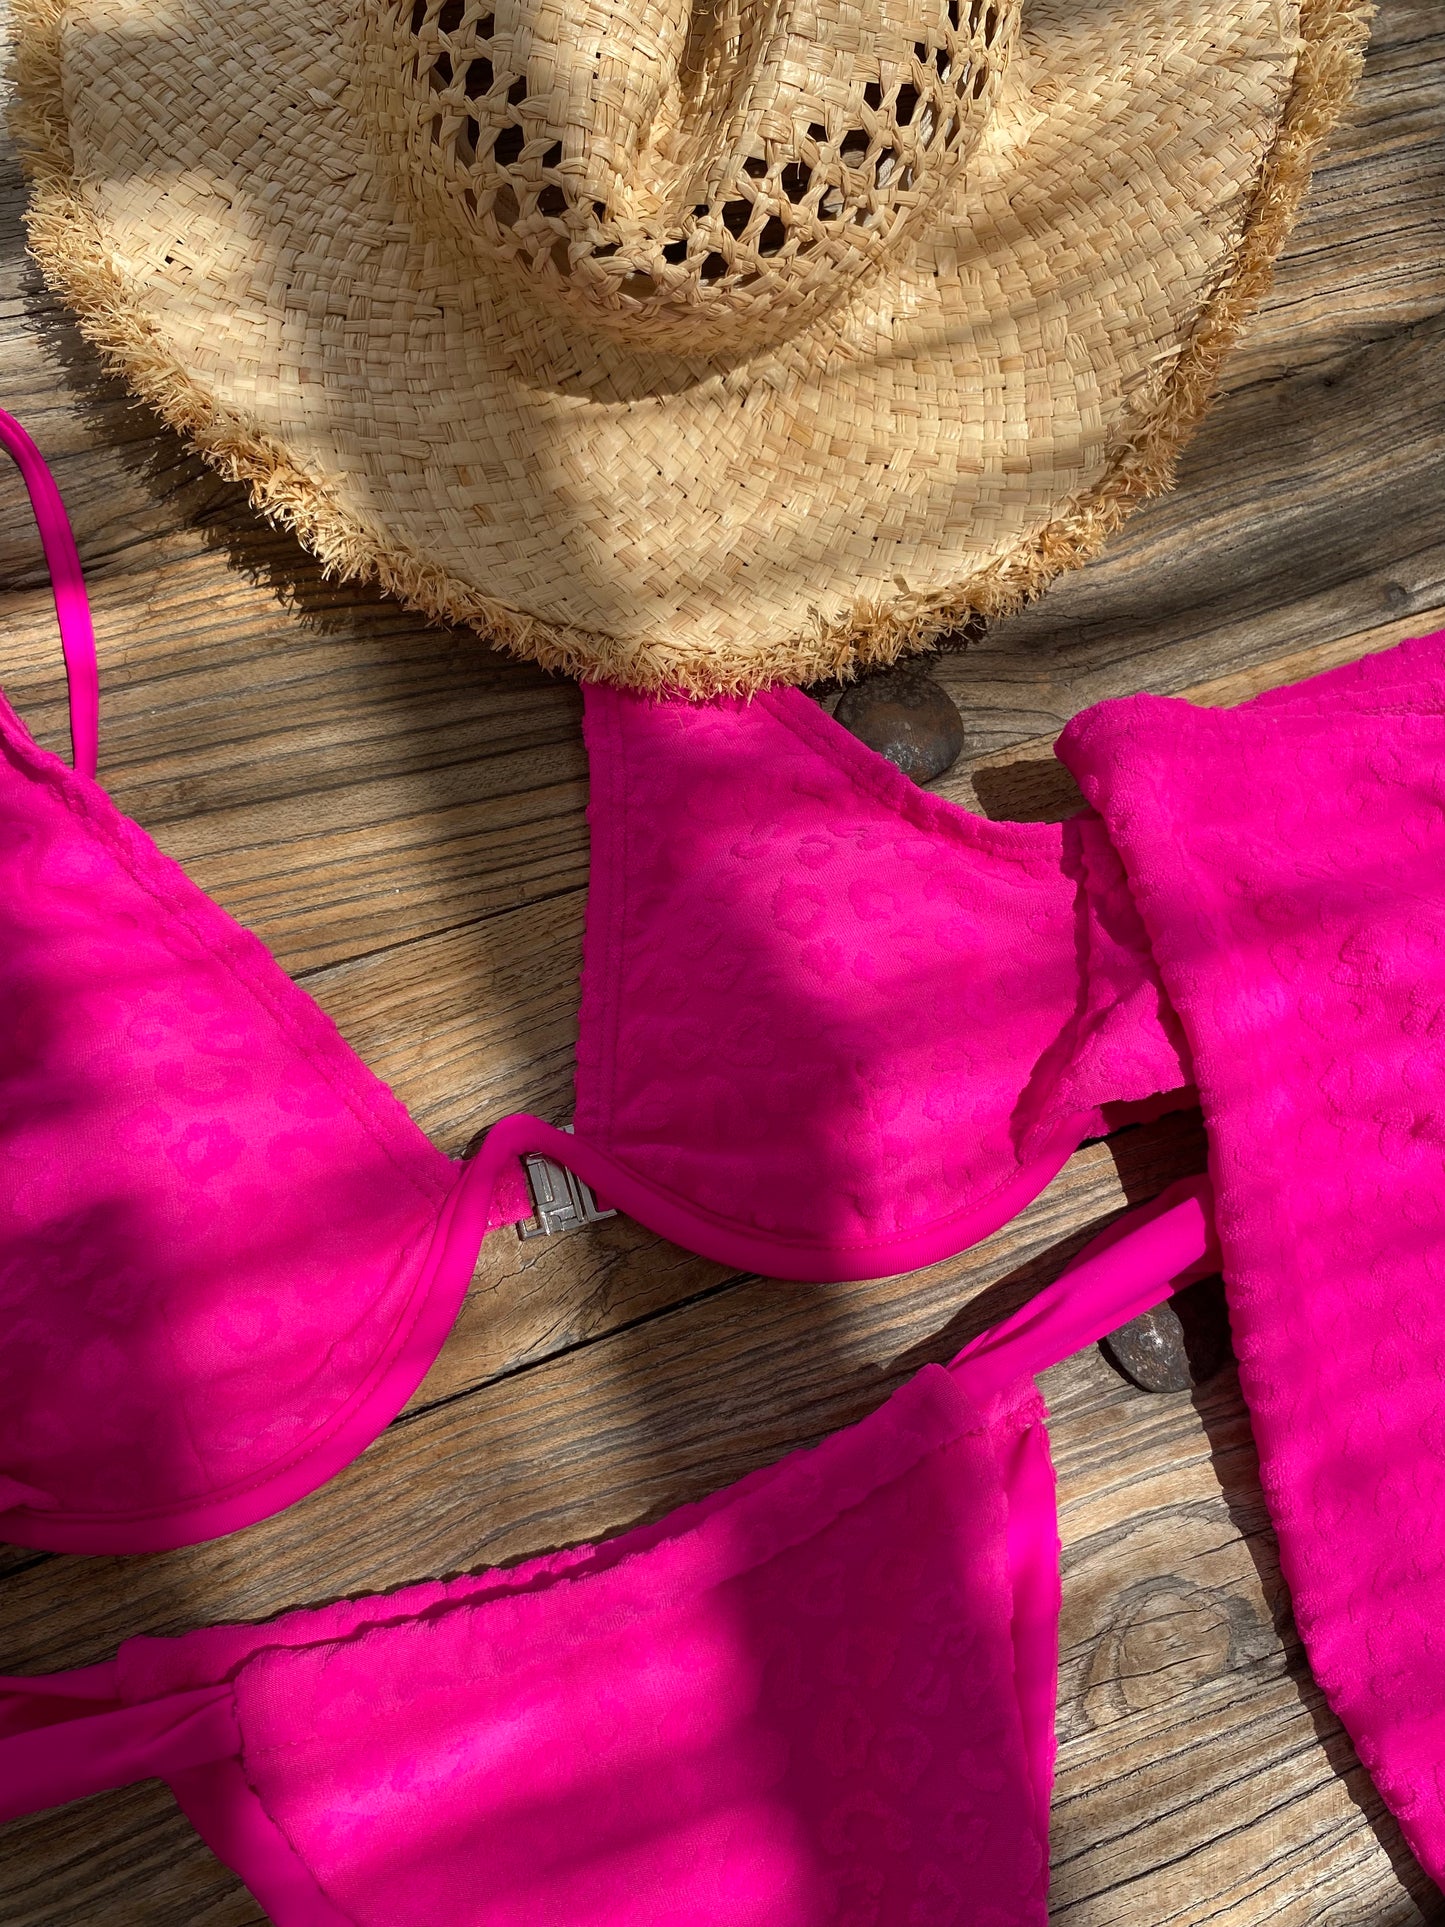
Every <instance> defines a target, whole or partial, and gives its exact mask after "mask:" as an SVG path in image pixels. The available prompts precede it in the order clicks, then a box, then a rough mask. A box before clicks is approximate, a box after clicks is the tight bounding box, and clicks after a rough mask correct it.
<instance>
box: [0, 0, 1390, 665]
mask: <svg viewBox="0 0 1445 1927" xmlns="http://www.w3.org/2000/svg"><path fill="white" fill-rule="evenodd" d="M1367 17H1368V5H1367V0H571V4H570V5H566V6H564V5H561V4H559V3H558V0H17V4H16V32H17V56H16V79H17V85H18V90H19V103H18V107H17V110H16V120H17V133H18V135H19V137H20V139H21V143H22V147H23V149H24V151H25V153H26V156H27V159H28V163H29V166H30V169H31V171H32V175H33V178H34V183H35V193H34V198H33V202H32V208H31V215H30V222H31V236H32V240H33V243H34V246H35V250H36V252H37V254H38V255H39V258H40V260H41V261H42V263H43V264H44V267H45V269H46V271H47V273H48V274H49V276H50V278H51V279H52V281H53V282H54V283H55V285H56V286H57V287H58V288H59V289H60V290H61V291H62V292H63V293H64V294H65V295H66V297H67V298H68V299H69V301H70V302H71V303H72V305H73V306H74V307H75V308H76V309H77V310H78V311H79V313H80V315H81V317H82V319H83V321H84V324H85V326H86V328H87V330H88V332H89V333H90V334H91V335H92V337H93V338H94V339H95V340H96V341H97V342H98V343H99V344H100V345H101V347H102V348H103V349H105V350H106V351H107V352H108V353H109V354H110V355H111V356H112V357H113V358H114V360H115V361H116V362H117V363H118V364H119V366H120V367H121V368H122V369H123V370H124V371H125V373H126V375H127V376H128V378H129V380H130V381H131V383H132V385H133V386H134V387H135V388H136V389H137V391H138V392H139V393H140V394H141V395H143V396H144V397H145V398H146V399H147V400H148V401H150V402H151V403H153V404H154V405H155V407H156V408H157V409H158V410H159V411H160V413H161V414H162V415H164V416H165V418H166V419H167V421H169V422H171V423H172V424H173V425H175V426H176V427H177V428H179V429H181V430H182V431H183V432H184V433H186V434H187V435H189V437H190V438H191V440H192V441H193V442H194V444H195V445H196V447H197V448H199V449H200V450H201V451H202V452H203V453H204V454H205V455H207V456H208V457H209V458H210V459H211V460H212V461H214V462H215V463H216V464H217V465H218V466H219V467H221V468H223V469H224V470H226V471H227V472H229V473H231V474H233V475H237V476H241V477H244V478H245V479H246V480H247V481H249V483H250V484H251V486H252V489H253V491H254V494H255V498H256V500H257V502H258V504H259V505H260V507H261V508H262V509H263V510H264V511H265V512H266V513H267V514H269V515H272V516H274V517H276V518H278V519H280V520H283V521H286V522H288V523H290V524H292V525H293V526H294V527H295V528H296V529H297V531H298V532H299V534H300V535H301V536H302V538H303V539H304V540H305V541H306V542H307V543H309V544H310V545H311V546H312V547H313V548H314V549H315V550H316V551H317V553H318V554H319V555H320V556H321V557H322V559H323V560H324V561H325V562H326V563H328V564H329V565H332V566H333V567H335V568H337V569H339V570H341V571H344V572H346V573H348V574H352V575H358V576H363V577H369V578H372V579H374V580H376V581H378V582H380V583H381V584H382V585H383V586H384V587H385V588H387V589H389V590H391V591H392V592H393V593H395V594H397V595H399V596H401V597H402V598H404V599H405V600H406V601H407V602H409V603H411V604H413V605H414V606H416V607H418V608H420V609H422V610H425V611H426V612H428V613H429V614H433V615H438V616H445V617H449V618H451V619H453V620H456V621H459V622H463V623H470V624H472V625H474V626H475V627H476V628H478V629H479V630H481V631H483V632H484V633H485V634H488V635H490V636H492V637H494V638H496V639H497V640H499V641H501V642H503V643H505V644H506V645H508V646H509V647H511V648H513V649H515V650H517V651H518V652H519V653H521V654H523V655H528V656H533V657H535V658H537V659H538V660H539V661H541V662H544V663H548V664H552V665H555V666H558V667H561V668H564V669H567V670H569V671H573V672H576V673H580V674H584V675H591V676H598V677H603V678H606V679H609V680H614V681H619V682H630V683H636V684H643V685H659V684H671V685H675V686H682V687H686V688H690V689H692V690H695V691H699V692H705V691H712V690H718V689H742V688H750V687H756V686H758V685H760V684H763V683H766V682H769V681H775V680H786V681H806V680H809V679H812V678H814V677H818V676H822V675H828V674H836V673H838V672H839V671H843V672H845V673H846V672H847V671H848V670H849V669H851V668H854V667H857V666H861V665H864V664H868V663H877V662H882V661H887V660H890V659H892V658H893V657H895V656H897V655H898V654H899V653H901V652H903V651H905V650H908V649H913V648H920V647H923V646H924V645H925V644H926V643H927V642H928V641H930V640H931V639H932V638H933V637H935V636H936V635H938V634H939V633H940V632H942V631H944V630H946V629H947V628H949V627H950V626H953V625H956V624H957V623H958V622H959V621H960V619H962V618H964V617H966V616H967V615H969V614H971V613H975V612H977V613H982V614H990V613H996V612H998V611H1000V610H1003V609H1006V608H1009V607H1013V606H1016V605H1017V604H1018V603H1019V602H1020V601H1021V600H1022V599H1023V598H1025V597H1026V596H1029V595H1033V594H1036V593H1037V592H1038V591H1039V590H1040V589H1041V588H1042V587H1043V586H1044V584H1045V583H1046V582H1047V581H1048V580H1049V578H1050V577H1051V576H1052V575H1053V574H1054V573H1056V572H1057V571H1058V570H1059V569H1061V568H1063V567H1066V566H1068V565H1069V564H1072V563H1077V562H1080V561H1082V560H1084V559H1085V558H1086V557H1087V556H1088V555H1089V554H1091V553H1092V552H1093V551H1094V550H1095V549H1096V548H1097V546H1098V545H1099V543H1100V542H1101V540H1102V539H1103V538H1104V536H1106V535H1107V534H1108V533H1109V532H1110V531H1111V530H1112V529H1113V528H1114V527H1116V526H1117V525H1118V523H1119V521H1120V519H1121V518H1122V516H1123V514H1124V513H1125V511H1126V508H1127V506H1128V504H1129V503H1130V502H1131V501H1132V500H1134V499H1136V498H1137V497H1138V496H1140V495H1142V494H1145V493H1147V492H1149V491H1151V490H1154V489H1158V488H1161V487H1163V486H1165V485H1166V484H1167V482H1168V479H1169V473H1170V467H1171V463H1172V461H1173V458H1174V456H1175V453H1176V451H1177V450H1178V448H1179V446H1180V444H1181V442H1182V440H1183V439H1184V437H1185V435H1186V434H1187V432H1188V430H1189V429H1190V427H1191V426H1192V425H1193V423H1194V421H1195V420H1196V418H1197V417H1198V414H1199V412H1200V410H1201V408H1202V406H1203V403H1204V400H1205V398H1206V395H1207V392H1208V389H1209V387H1210V384H1211V383H1212V381H1213V379H1214V376H1215V373H1216V370H1217V368H1218V365H1219V361H1220V358H1221V355H1222V354H1223V352H1224V350H1225V348H1226V347H1227V345H1228V343H1229V341H1230V339H1231V338H1232V337H1233V335H1234V334H1235V333H1236V331H1237V330H1238V328H1239V326H1240V324H1241V322H1242V320H1243V319H1244V317H1245V315H1246V314H1247V312H1248V311H1249V310H1250V308H1251V307H1252V306H1253V304H1254V303H1255V302H1256V301H1257V300H1258V298H1259V296H1260V294H1261V293H1262V292H1263V289H1264V286H1265V282H1266V278H1267V273H1268V267H1269V263H1270V261H1271V260H1272V258H1273V256H1274V254H1275V253H1276V251H1277V250H1278V248H1279V246H1280V244H1281V242H1282V240H1283V238H1284V236H1285V234H1286V232H1287V230H1288V228H1289V225H1290V221H1291V219H1292V217H1293V215H1294V213H1295V210H1296V208H1297V206H1298V204H1299V200H1300V196H1301V194H1302V192H1303V190H1304V186H1305V182H1306V179H1307V175H1308V171H1309V166H1310V163H1311V160H1312V158H1313V155H1314V151H1315V149H1316V147H1317V145H1318V143H1319V141H1320V140H1321V138H1322V137H1323V135H1324V134H1325V132H1326V131H1327V130H1328V128H1329V126H1330V125H1331V124H1332V122H1333V120H1334V118H1335V116H1336V114H1337V113H1338V111H1339V109H1340V107H1341V106H1342V104H1343V103H1344V101H1345V100H1346V98H1347V97H1348V94H1349V92H1350V89H1351V86H1352V84H1353V81H1354V78H1355V75H1356V72H1357V69H1358V65H1359V58H1360V51H1361V47H1362V44H1363V40H1364V35H1365V22H1366V19H1367Z"/></svg>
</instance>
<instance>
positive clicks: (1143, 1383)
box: [1101, 1278, 1230, 1392]
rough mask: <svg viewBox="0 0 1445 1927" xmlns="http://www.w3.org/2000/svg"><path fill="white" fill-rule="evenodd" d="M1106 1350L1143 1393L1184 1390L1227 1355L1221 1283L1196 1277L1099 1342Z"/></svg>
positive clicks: (1209, 1373) (1207, 1374)
mask: <svg viewBox="0 0 1445 1927" xmlns="http://www.w3.org/2000/svg"><path fill="white" fill-rule="evenodd" d="M1101 1343H1102V1345H1103V1349H1104V1352H1105V1354H1106V1355H1107V1356H1108V1357H1109V1358H1110V1359H1112V1360H1113V1362H1114V1364H1115V1365H1117V1366H1118V1368H1119V1370H1120V1371H1121V1372H1122V1373H1123V1374H1124V1376H1125V1377H1126V1378H1127V1379H1130V1380H1131V1381H1132V1382H1133V1383H1134V1384H1135V1385H1137V1386H1138V1387H1139V1389H1140V1390H1141V1391H1144V1392H1187V1391H1188V1390H1189V1388H1190V1386H1191V1385H1202V1384H1204V1382H1205V1380H1206V1379H1211V1378H1213V1377H1214V1374H1215V1373H1216V1372H1217V1371H1218V1370H1219V1369H1220V1367H1221V1366H1222V1365H1223V1364H1224V1363H1225V1362H1226V1360H1227V1359H1228V1358H1229V1356H1230V1345H1229V1314H1228V1312H1227V1311H1226V1309H1225V1304H1224V1284H1223V1281H1222V1280H1221V1279H1219V1278H1201V1279H1200V1281H1199V1283H1198V1284H1195V1285H1190V1286H1188V1287H1187V1289H1186V1290H1184V1291H1180V1292H1176V1293H1175V1294H1174V1296H1173V1297H1172V1298H1167V1299H1166V1300H1165V1301H1164V1303H1163V1304H1162V1305H1156V1306H1155V1307H1154V1309H1153V1310H1152V1311H1145V1312H1140V1314H1139V1316H1138V1317H1137V1318H1131V1319H1130V1320H1129V1322H1128V1324H1127V1325H1121V1326H1120V1327H1119V1329H1118V1330H1117V1331H1114V1332H1110V1333H1109V1336H1108V1337H1107V1338H1105V1339H1103V1340H1101Z"/></svg>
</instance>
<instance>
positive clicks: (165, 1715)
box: [0, 1179, 1217, 1927]
mask: <svg viewBox="0 0 1445 1927" xmlns="http://www.w3.org/2000/svg"><path fill="white" fill-rule="evenodd" d="M1216 1261H1217V1260H1216V1254H1215V1253H1214V1250H1213V1245H1212V1232H1211V1230H1210V1199H1209V1193H1208V1187H1207V1183H1206V1181H1205V1180H1203V1179H1193V1180H1189V1181H1187V1182H1186V1183H1184V1184H1181V1185H1176V1186H1174V1187H1173V1188H1172V1190H1171V1191H1169V1192H1166V1193H1165V1194H1164V1195H1163V1196H1162V1197H1160V1198H1159V1199H1157V1200H1155V1202H1154V1203H1153V1204H1152V1205H1150V1206H1148V1207H1146V1208H1145V1209H1144V1210H1143V1211H1141V1212H1137V1213H1134V1214H1133V1215H1132V1216H1131V1217H1130V1218H1128V1219H1126V1220H1124V1221H1122V1222H1121V1224H1119V1225H1116V1226H1115V1227H1113V1228H1112V1229H1111V1230H1110V1231H1109V1232H1106V1233H1105V1234H1104V1236H1103V1237H1101V1238H1099V1239H1096V1240H1095V1241H1094V1243H1093V1244H1092V1245H1091V1246H1089V1247H1088V1249H1087V1250H1086V1251H1085V1252H1084V1253H1083V1254H1082V1256H1081V1257H1080V1258H1079V1259H1078V1260H1077V1261H1076V1262H1075V1263H1074V1264H1073V1265H1072V1266H1071V1267H1070V1268H1069V1269H1068V1270H1067V1271H1066V1272H1065V1273H1064V1274H1063V1276H1062V1277H1060V1279H1059V1280H1058V1282H1057V1283H1056V1284H1054V1285H1053V1286H1052V1287H1050V1288H1049V1289H1048V1290H1046V1291H1044V1292H1042V1293H1040V1294H1039V1296H1038V1297H1036V1298H1035V1299H1033V1300H1032V1301H1031V1302H1030V1303H1029V1304H1028V1305H1026V1306H1025V1307H1024V1308H1023V1309H1022V1310H1021V1311H1020V1312H1018V1313H1017V1314H1016V1315H1015V1316H1014V1317H1012V1318H1010V1319H1008V1320H1007V1321H1006V1322H1005V1323H1004V1324H1002V1325H999V1326H998V1327H996V1328H995V1329H994V1330H993V1331H991V1332H988V1333H986V1334H984V1336H983V1337H981V1338H979V1339H977V1340H975V1341H974V1342H973V1343H972V1344H971V1345H969V1346H968V1347H967V1348H966V1349H965V1350H964V1351H963V1352H961V1353H960V1354H959V1356H958V1357H957V1358H956V1359H954V1361H953V1362H952V1364H951V1365H950V1366H949V1367H948V1368H947V1369H943V1368H941V1367H939V1366H937V1365H929V1366H926V1367H925V1368H924V1369H923V1371H921V1372H920V1373H919V1374H918V1375H917V1376H916V1377H915V1378H913V1379H912V1380H910V1381H909V1382H908V1383H907V1384H905V1385H904V1386H903V1387H902V1389H901V1390H899V1391H898V1392H896V1393H895V1394H894V1395H893V1397H892V1398H890V1399H889V1400H888V1402H887V1403H886V1404H885V1405H884V1406H882V1407H881V1408H880V1409H879V1410H877V1411H875V1412H874V1413H872V1414H871V1416H869V1417H868V1418H866V1419H864V1420H863V1421H862V1423H861V1424H858V1425H855V1426H853V1427H852V1428H850V1429H849V1430H847V1431H844V1432H839V1433H836V1434H834V1435H833V1436H832V1437H830V1438H828V1439H825V1440H824V1442H823V1443H822V1444H821V1445H819V1446H817V1447H816V1448H815V1449H813V1450H811V1451H805V1452H798V1453H794V1454H793V1455H792V1456H791V1457H789V1458H786V1459H784V1460H782V1461H781V1462H780V1463H779V1464H777V1465H774V1466H771V1467H768V1468H767V1469H765V1470H763V1471H761V1472H757V1473H754V1474H753V1475H752V1476H751V1477H749V1478H746V1479H744V1480H742V1481H741V1483H739V1484H737V1485H734V1486H732V1487H730V1488H728V1489H727V1490H725V1491H723V1492H720V1493H717V1494H715V1495H713V1496H712V1497H711V1498H709V1499H706V1500H704V1501H703V1502H702V1503H701V1504H699V1505H694V1506H688V1507H685V1508H684V1509H682V1510H681V1511H678V1512H675V1513H672V1514H671V1515H669V1516H668V1517H667V1518H666V1519H664V1520H662V1521H661V1522H660V1523H658V1524H655V1525H649V1526H644V1527H641V1528H640V1529H638V1530H636V1531H633V1532H630V1533H628V1534H626V1535H625V1536H623V1537H622V1538H619V1539H614V1540H611V1541H608V1542H606V1543H603V1544H598V1545H584V1546H579V1547H575V1548H573V1549H571V1550H570V1551H566V1552H560V1553H554V1554H550V1555H547V1556H545V1557H543V1558H540V1559H534V1560H531V1561H529V1562H528V1563H527V1564H525V1565H522V1566H518V1567H515V1568H513V1569H511V1570H509V1571H502V1572H489V1573H484V1574H482V1575H480V1576H477V1577H471V1578H465V1579H460V1580H453V1581H449V1582H446V1583H438V1584H431V1585H423V1586H416V1587H412V1588H410V1589H409V1590H407V1591H405V1592H401V1593H397V1594H393V1595H391V1596H390V1597H378V1598H371V1599H363V1600H360V1601H348V1602H344V1603H342V1604H339V1605H335V1606H331V1607H328V1608H325V1609H324V1610H322V1611H319V1612H298V1613H293V1614H290V1615H288V1616H287V1617H285V1618H283V1619H279V1620H276V1621H274V1622H272V1623H271V1624H269V1625H264V1626H222V1627H213V1628H209V1629H206V1630H204V1631H200V1632H195V1633H191V1634H188V1635H187V1636H186V1637H184V1638H181V1639H173V1640H168V1639H153V1638H141V1639H134V1640H131V1641H130V1642H129V1643H128V1644H126V1645H125V1646H123V1647H122V1648H121V1649H120V1652H119V1653H118V1655H117V1656H116V1658H115V1659H113V1660H111V1661H109V1662H108V1663H107V1664H105V1665H102V1666H95V1667H90V1668H88V1669H85V1670H84V1671H80V1672H75V1673H68V1674H59V1675H55V1676H53V1677H51V1678H48V1679H34V1680H26V1679H14V1680H8V1681H0V1819H4V1818H8V1817H12V1816H14V1815H17V1814H21V1813H27V1812H31V1811H34V1810H36V1809H38V1808H41V1807H45V1806H49V1805H55V1804H58V1803H60V1802H63V1801H67V1800H72V1799H76V1798H79V1797H80V1796H82V1795H85V1794H89V1793H93V1792H97V1791H100V1790H101V1789H103V1788H107V1787H115V1786H120V1785H124V1784H127V1783H129V1782H130V1781H132V1780H137V1779H146V1778H159V1779H162V1780H165V1781H166V1782H168V1784H169V1785H170V1787H171V1788H172V1790H173V1792H174V1793H175V1796H176V1798H177V1800H178V1801H179V1802H180V1804H181V1806H182V1807H183V1808H184V1810H185V1811H186V1813H187V1814H188V1815H189V1817H190V1819H191V1820H192V1822H193V1823H194V1825H195V1826H196V1828H197V1830H198V1831H199V1832H200V1834H201V1835H202V1836H203V1838H204V1839H205V1840H206V1841H207V1842H208V1844H209V1845H210V1846H211V1847H212V1849H213V1850H214V1851H215V1852H216V1853H217V1854H218V1855H219V1857H220V1858H221V1859H222V1860H223V1861H225V1862H226V1863H227V1864H228V1865H229V1866H231V1867H232V1868H234V1869H235V1871H236V1872H237V1873H238V1874H239V1875H240V1876H241V1878H242V1879H243V1880H244V1881H245V1883H246V1885H247V1886H248V1887H249V1888H250V1890H251V1892H252V1893H253V1894H254V1895H255V1896H256V1898H257V1899H258V1901H259V1902H260V1903H261V1905H262V1906H264V1907H265V1908H266V1910H267V1912H268V1913H269V1914H270V1916H271V1918H272V1919H273V1920H274V1921H275V1922H276V1923H277V1924H278V1927H544V1924H545V1927H552V1923H558V1924H559V1927H560V1924H561V1923H564V1922H565V1923H567V1924H568V1927H604V1924H605V1927H704V1923H705V1924H706V1927H824V1924H825V1923H827V1924H828V1927H1043V1924H1044V1922H1045V1919H1046V1900H1045V1896H1046V1890H1047V1879H1048V1810H1049V1789H1050V1782H1051V1777H1052V1768H1053V1753H1054V1739H1053V1717H1054V1695H1055V1675H1056V1663H1057V1641H1058V1609H1059V1576H1058V1532H1057V1525H1056V1521H1055V1511H1054V1482H1053V1471H1052V1467H1051V1464H1050V1461H1049V1449H1048V1439H1047V1435H1046V1432H1045V1428H1044V1419H1045V1413H1044V1407H1043V1403H1042V1401H1041V1399H1040V1397H1039V1394H1038V1392H1037V1390H1036V1389H1035V1387H1034V1384H1033V1377H1034V1374H1036V1373H1037V1372H1039V1371H1041V1370H1043V1369H1045V1368H1046V1367H1047V1366H1049V1365H1051V1364H1053V1363H1054V1362H1055V1361H1056V1360H1057V1359H1059V1358H1061V1357H1063V1356H1065V1355H1066V1354H1068V1353H1069V1352H1072V1351H1074V1350H1076V1349H1078V1348H1080V1347H1082V1346H1084V1345H1086V1344H1088V1343H1090V1342H1091V1341H1092V1340H1094V1339H1096V1338H1098V1337H1099V1336H1101V1335H1102V1334H1103V1333H1104V1332H1106V1331H1109V1330H1112V1329H1113V1328H1114V1327H1115V1326H1117V1325H1118V1324H1119V1323H1120V1322H1121V1321H1122V1320H1124V1319H1127V1318H1130V1317H1132V1316H1134V1315H1135V1314H1136V1313H1137V1312H1139V1311H1141V1310H1143V1309H1145V1308H1146V1307H1147V1306H1149V1305H1152V1304H1156V1303H1158V1302H1159V1301H1160V1300H1161V1299H1163V1298H1164V1297H1165V1296H1167V1295H1168V1293H1169V1291H1170V1290H1171V1289H1172V1288H1174V1286H1176V1285H1178V1284H1180V1283H1183V1282H1185V1281H1187V1280H1188V1279H1189V1278H1192V1277H1195V1276H1198V1275H1200V1273H1201V1272H1202V1271H1206V1270H1208V1269H1210V1268H1211V1267H1212V1265H1213V1264H1214V1263H1215V1262H1216Z"/></svg>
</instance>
